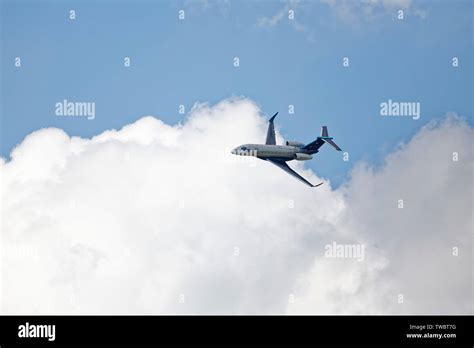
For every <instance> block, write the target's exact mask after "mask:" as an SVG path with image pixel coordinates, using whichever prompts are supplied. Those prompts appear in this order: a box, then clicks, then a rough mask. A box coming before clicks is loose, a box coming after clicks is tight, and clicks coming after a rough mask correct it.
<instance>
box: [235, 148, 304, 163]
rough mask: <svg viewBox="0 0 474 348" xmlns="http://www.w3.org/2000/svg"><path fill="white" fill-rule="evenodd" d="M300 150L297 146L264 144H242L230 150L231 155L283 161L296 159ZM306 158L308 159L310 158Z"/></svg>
mask: <svg viewBox="0 0 474 348" xmlns="http://www.w3.org/2000/svg"><path fill="white" fill-rule="evenodd" d="M301 152H302V150H301V148H300V147H297V146H288V145H264V144H244V145H241V146H238V147H236V148H235V149H234V150H232V154H234V155H240V156H254V157H258V158H262V159H266V158H281V159H284V160H293V159H298V158H297V155H296V154H297V153H301ZM306 156H308V158H305V159H310V158H311V156H309V155H306Z"/></svg>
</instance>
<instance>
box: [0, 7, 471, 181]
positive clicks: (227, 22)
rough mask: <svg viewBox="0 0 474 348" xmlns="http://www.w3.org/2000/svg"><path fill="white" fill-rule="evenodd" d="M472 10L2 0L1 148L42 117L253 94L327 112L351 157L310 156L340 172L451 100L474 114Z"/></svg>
mask: <svg viewBox="0 0 474 348" xmlns="http://www.w3.org/2000/svg"><path fill="white" fill-rule="evenodd" d="M71 9H73V10H75V11H76V19H75V20H70V19H69V10H71ZM181 9H183V10H184V11H185V16H186V18H185V20H179V19H178V11H179V10H181ZM290 9H293V10H294V11H295V20H293V21H290V20H289V19H288V11H289V10H290ZM344 9H349V15H348V14H347V12H344ZM399 9H403V10H404V19H403V20H399V19H397V11H398V10H399ZM282 13H283V15H280V16H279V14H282ZM265 18H266V20H265ZM472 18H473V3H472V2H471V1H412V2H410V1H394V2H393V3H392V5H391V6H386V5H383V4H376V5H373V6H368V5H367V6H362V5H361V4H360V3H357V2H348V3H345V5H344V3H343V2H342V3H341V2H337V1H336V2H334V3H332V2H329V3H327V2H324V1H323V2H320V1H307V2H304V1H301V2H297V1H294V2H282V1H239V2H237V1H207V2H206V1H194V2H193V1H134V2H132V1H119V2H112V1H34V2H33V1H31V2H30V1H2V8H1V26H2V27H1V28H2V38H1V43H2V44H1V47H2V50H1V59H2V98H1V105H2V108H1V122H2V124H1V125H2V132H1V136H2V139H1V140H2V141H1V155H2V156H4V157H8V156H9V153H10V152H11V150H12V148H13V147H14V146H15V145H16V144H18V143H19V142H21V141H22V139H23V138H24V137H25V136H26V135H27V134H29V133H31V132H32V131H34V130H37V129H39V128H42V127H50V126H54V127H59V128H62V129H64V130H65V131H66V132H67V133H68V134H70V135H80V136H83V137H90V136H93V135H96V134H99V133H100V132H102V131H104V130H106V129H111V128H121V127H122V126H124V125H125V124H128V123H131V122H133V121H135V120H137V119H138V118H140V117H142V116H145V115H153V116H155V117H158V118H160V119H162V120H163V121H165V122H167V123H170V124H176V123H179V122H182V121H184V119H185V115H181V114H179V113H178V107H179V105H180V104H183V105H185V107H186V111H189V110H190V108H191V107H192V105H193V104H194V103H196V102H210V103H216V102H218V101H220V100H222V99H225V98H228V97H231V96H245V97H249V98H251V99H252V100H254V101H255V102H257V103H258V104H259V105H260V107H261V109H262V110H263V112H264V113H265V114H266V115H268V116H271V115H272V114H273V113H274V112H276V111H279V112H280V116H279V118H278V119H277V127H279V128H280V130H281V132H282V134H283V136H284V137H285V138H286V139H289V140H300V141H303V142H309V141H312V140H313V139H314V138H315V137H316V136H317V135H319V129H320V126H321V125H323V124H324V125H327V126H328V128H329V132H330V134H331V135H333V136H334V137H335V140H336V142H337V143H338V144H339V145H340V146H341V147H342V148H343V150H345V151H348V152H349V153H350V161H349V162H344V161H342V156H341V154H339V153H336V152H334V151H333V150H332V149H331V148H329V147H327V148H326V147H324V148H323V149H322V150H321V152H320V153H319V154H318V155H317V157H316V158H315V159H314V160H312V161H308V162H307V163H306V165H307V166H308V167H309V168H312V169H314V170H315V171H316V173H317V174H318V175H320V176H323V177H326V178H328V179H330V180H331V181H332V182H333V183H335V184H336V185H339V184H341V183H342V182H343V180H344V178H345V177H346V176H347V173H348V171H349V169H350V168H351V167H352V166H353V165H354V163H356V162H357V161H358V160H361V159H364V160H366V161H368V162H370V163H373V164H377V163H379V161H380V160H381V159H382V158H383V157H384V155H385V154H387V153H388V152H390V151H391V150H393V148H394V147H395V146H396V145H397V144H398V143H399V142H401V141H406V140H408V139H409V138H410V137H411V136H413V135H414V134H415V133H416V132H417V130H419V129H420V127H422V126H423V125H425V124H427V123H428V122H429V121H430V120H431V119H438V118H441V117H442V116H443V115H444V114H445V113H446V112H448V111H455V112H457V113H458V114H460V115H462V116H464V117H466V118H467V119H468V120H469V123H470V124H471V125H472V116H473V102H472V96H473V70H472V62H473V34H472V33H473V23H472ZM272 19H273V20H272ZM15 57H20V58H21V62H22V66H21V67H20V68H18V67H15V65H14V62H15ZM124 57H130V58H131V66H130V67H124V66H123V59H124ZM234 57H239V59H240V66H239V67H238V68H236V67H234V66H233V59H234ZM343 57H349V59H350V66H349V67H343V66H342V59H343ZM453 57H458V59H459V67H457V68H453V67H452V64H451V63H452V58H453ZM63 99H68V100H70V101H90V102H95V103H96V117H95V119H94V120H87V119H85V118H61V117H57V116H55V114H54V112H55V104H56V103H57V102H60V101H62V100H63ZM388 99H392V100H394V101H404V102H419V103H421V117H420V119H419V120H413V119H411V118H409V117H398V118H384V117H381V116H380V103H382V102H385V101H387V100H388ZM290 104H292V105H294V106H295V114H293V115H289V114H288V105H290ZM263 140H264V139H262V141H263ZM243 142H244V141H243ZM236 145H239V144H236Z"/></svg>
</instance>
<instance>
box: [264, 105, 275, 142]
mask: <svg viewBox="0 0 474 348" xmlns="http://www.w3.org/2000/svg"><path fill="white" fill-rule="evenodd" d="M276 115H278V112H277V113H276V114H275V115H273V116H272V118H271V119H270V121H268V130H267V141H265V144H266V145H276V140H275V126H274V125H273V120H274V119H275V117H276Z"/></svg>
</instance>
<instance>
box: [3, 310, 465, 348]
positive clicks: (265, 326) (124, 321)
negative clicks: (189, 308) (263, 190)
mask: <svg viewBox="0 0 474 348" xmlns="http://www.w3.org/2000/svg"><path fill="white" fill-rule="evenodd" d="M27 322H28V323H29V325H30V326H31V325H32V324H33V325H55V340H54V341H48V338H46V337H41V338H31V337H28V338H24V337H19V335H18V333H19V327H20V325H25V324H26V323H27ZM473 332H474V325H473V317H472V316H365V315H364V316H0V346H1V347H2V348H8V347H14V346H25V345H33V346H54V345H71V344H80V345H83V344H88V345H90V344H97V345H107V344H112V345H134V346H136V345H145V344H220V345H226V344H260V345H261V344H285V345H296V344H325V345H334V344H343V345H357V344H380V343H384V344H392V345H400V344H409V345H417V346H418V345H428V346H433V345H446V346H454V345H456V346H459V345H462V346H466V347H467V346H469V347H473V343H474V336H473ZM407 334H422V335H425V334H426V336H425V337H419V338H413V337H407ZM440 334H441V335H445V334H446V336H443V337H441V338H436V337H437V336H438V335H440ZM453 334H455V337H453ZM447 336H450V337H447Z"/></svg>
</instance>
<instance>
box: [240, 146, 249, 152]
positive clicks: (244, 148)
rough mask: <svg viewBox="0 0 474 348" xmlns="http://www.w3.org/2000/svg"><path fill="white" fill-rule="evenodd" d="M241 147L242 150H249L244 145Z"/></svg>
mask: <svg viewBox="0 0 474 348" xmlns="http://www.w3.org/2000/svg"><path fill="white" fill-rule="evenodd" d="M240 149H241V150H242V151H247V150H248V149H247V148H246V147H245V146H242V147H241V148H240Z"/></svg>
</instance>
